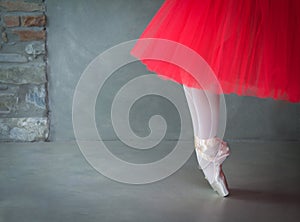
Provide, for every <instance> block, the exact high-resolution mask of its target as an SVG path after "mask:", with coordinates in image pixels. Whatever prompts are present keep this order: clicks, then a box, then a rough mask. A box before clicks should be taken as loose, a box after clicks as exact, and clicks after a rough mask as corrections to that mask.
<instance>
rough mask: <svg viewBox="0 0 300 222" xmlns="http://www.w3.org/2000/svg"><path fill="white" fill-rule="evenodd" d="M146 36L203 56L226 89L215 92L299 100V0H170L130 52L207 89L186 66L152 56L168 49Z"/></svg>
mask: <svg viewBox="0 0 300 222" xmlns="http://www.w3.org/2000/svg"><path fill="white" fill-rule="evenodd" d="M145 38H160V39H165V40H171V41H174V42H177V43H180V44H183V45H184V46H186V47H189V48H190V49H191V50H193V51H194V52H196V53H197V54H198V55H200V56H201V57H202V58H203V59H204V60H205V61H206V62H207V64H208V65H209V66H210V67H211V69H212V70H213V73H214V74H215V76H216V78H217V80H218V82H219V84H220V86H221V88H222V90H221V91H217V93H219V92H222V93H226V94H229V93H235V94H238V95H246V96H256V97H260V98H273V99H280V100H287V101H290V102H299V101H300V1H299V0H166V1H165V2H164V4H163V5H162V6H161V8H160V9H159V11H158V12H157V13H156V15H155V16H154V17H153V19H152V20H151V22H150V23H149V25H148V26H147V27H146V29H145V30H144V32H143V33H142V35H141V37H140V40H138V41H137V44H136V45H135V47H134V48H133V49H132V51H131V54H132V55H133V56H135V57H137V58H138V59H140V60H141V61H142V62H143V63H144V64H145V65H146V66H147V68H148V69H149V70H151V71H154V72H156V73H157V74H158V76H160V77H161V78H163V79H169V80H173V81H176V82H178V83H180V84H185V85H186V86H189V87H195V88H202V89H206V88H208V87H209V86H208V84H199V81H197V80H196V79H195V78H194V75H195V74H194V75H192V74H191V73H190V72H189V71H187V70H185V69H182V67H180V66H177V65H176V64H172V63H169V62H166V61H159V60H152V59H149V58H152V56H153V53H154V52H155V53H157V52H160V53H162V54H164V53H167V52H166V50H168V49H165V48H164V47H162V46H161V45H160V44H157V43H156V42H155V41H153V42H151V43H150V44H143V42H142V41H141V40H142V39H145ZM171 53H176V52H175V51H174V52H171ZM184 59H186V60H189V62H193V60H191V61H190V59H192V58H189V57H188V56H187V57H185V58H184ZM195 62H196V60H195ZM196 75H199V76H201V75H202V73H201V70H200V71H199V72H196Z"/></svg>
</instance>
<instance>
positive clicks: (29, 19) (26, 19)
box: [21, 15, 46, 27]
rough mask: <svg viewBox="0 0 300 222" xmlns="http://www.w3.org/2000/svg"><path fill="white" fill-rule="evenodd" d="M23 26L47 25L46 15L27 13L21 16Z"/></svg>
mask: <svg viewBox="0 0 300 222" xmlns="http://www.w3.org/2000/svg"><path fill="white" fill-rule="evenodd" d="M21 25H22V26H28V27H30V26H39V27H42V26H45V25H46V16H45V15H33V16H32V15H27V16H22V17H21Z"/></svg>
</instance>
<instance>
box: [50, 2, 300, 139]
mask: <svg viewBox="0 0 300 222" xmlns="http://www.w3.org/2000/svg"><path fill="white" fill-rule="evenodd" d="M162 2H163V1H162V0H156V1H151V0H126V1H125V0H110V1H108V0H88V1H83V0H82V1H80V0H73V1H69V0H48V1H47V16H48V26H49V27H48V53H49V75H48V77H49V97H50V99H49V100H50V101H49V103H50V119H51V127H50V132H51V133H50V139H51V140H73V139H74V134H73V129H72V116H71V113H72V97H73V93H74V89H75V86H76V84H77V82H78V80H79V78H80V75H81V73H82V72H83V71H84V69H85V68H86V66H87V65H88V64H89V63H90V62H91V61H92V60H93V59H94V58H95V57H96V56H97V55H98V54H100V53H101V52H103V51H105V50H106V49H108V48H110V47H112V46H114V45H116V44H118V43H121V42H124V41H128V40H131V39H136V38H138V37H139V35H140V34H141V32H142V31H143V29H144V28H145V27H146V25H147V24H148V22H149V21H150V19H151V18H152V16H153V15H154V14H155V12H156V11H157V9H158V8H159V6H160V5H161V4H162ZM146 72H147V71H146V69H145V68H144V67H143V65H141V64H140V63H137V62H136V63H134V64H131V65H128V66H126V67H125V68H124V69H122V70H119V71H118V72H116V75H113V76H112V78H110V79H109V81H108V82H107V84H106V85H105V86H104V88H103V90H102V93H100V95H99V97H98V101H101V102H97V106H96V113H97V117H96V121H97V125H98V129H99V132H100V133H101V135H102V138H104V139H106V140H114V139H116V138H117V137H116V135H115V133H114V131H113V130H112V127H111V122H110V118H109V116H110V106H111V102H112V98H113V97H114V94H115V93H116V91H117V90H118V89H119V88H120V87H121V86H122V84H125V83H126V82H127V81H129V80H130V79H132V78H133V77H136V76H138V75H140V73H146ZM182 99H183V100H184V97H182ZM226 103H227V112H228V116H227V130H226V134H225V137H226V139H233V140H238V139H250V140H299V138H300V104H290V103H286V102H282V101H279V102H278V101H277V102H276V101H273V100H272V99H258V98H253V97H238V96H236V95H226ZM150 104H151V105H150ZM131 113H132V115H131V124H132V127H133V129H134V130H135V131H136V133H137V134H139V135H141V136H143V135H147V133H149V128H148V127H147V119H148V118H149V116H151V115H152V114H153V115H154V114H161V115H162V116H164V117H165V118H166V121H167V123H168V124H169V125H168V130H167V135H166V137H165V138H166V139H176V138H177V136H178V133H179V129H180V125H179V119H178V118H179V117H178V112H177V111H176V109H175V108H174V107H173V106H172V104H170V103H168V102H166V100H164V99H162V98H158V97H155V96H153V97H151V96H147V97H145V98H144V99H142V100H141V101H139V103H137V104H136V105H135V106H134V107H133V109H132V112H131ZM190 129H192V128H190ZM186 136H187V138H192V130H190V131H189V132H186Z"/></svg>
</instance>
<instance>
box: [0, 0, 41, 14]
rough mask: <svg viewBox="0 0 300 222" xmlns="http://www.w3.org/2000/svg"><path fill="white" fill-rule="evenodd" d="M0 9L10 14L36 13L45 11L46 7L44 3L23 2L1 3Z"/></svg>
mask: <svg viewBox="0 0 300 222" xmlns="http://www.w3.org/2000/svg"><path fill="white" fill-rule="evenodd" d="M0 8H3V9H4V10H6V11H8V12H14V11H24V12H34V11H44V10H45V6H44V4H42V3H29V2H22V1H16V2H11V1H1V2H0Z"/></svg>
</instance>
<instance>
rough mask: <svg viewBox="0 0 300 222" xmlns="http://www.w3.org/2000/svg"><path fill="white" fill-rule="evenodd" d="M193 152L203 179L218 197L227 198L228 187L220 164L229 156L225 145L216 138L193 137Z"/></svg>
mask: <svg viewBox="0 0 300 222" xmlns="http://www.w3.org/2000/svg"><path fill="white" fill-rule="evenodd" d="M195 151H196V156H197V160H198V164H199V168H200V169H202V171H203V173H204V175H205V179H206V180H208V182H209V184H210V185H211V187H212V188H213V189H214V190H215V191H216V192H217V193H218V194H219V195H220V196H222V197H226V196H228V195H229V190H228V185H227V181H226V178H225V175H224V173H223V170H222V163H223V162H224V160H225V159H226V158H227V157H228V156H229V154H230V152H229V148H228V146H227V143H226V142H224V141H222V140H221V139H219V138H217V137H214V138H210V139H200V138H199V137H197V136H195Z"/></svg>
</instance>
